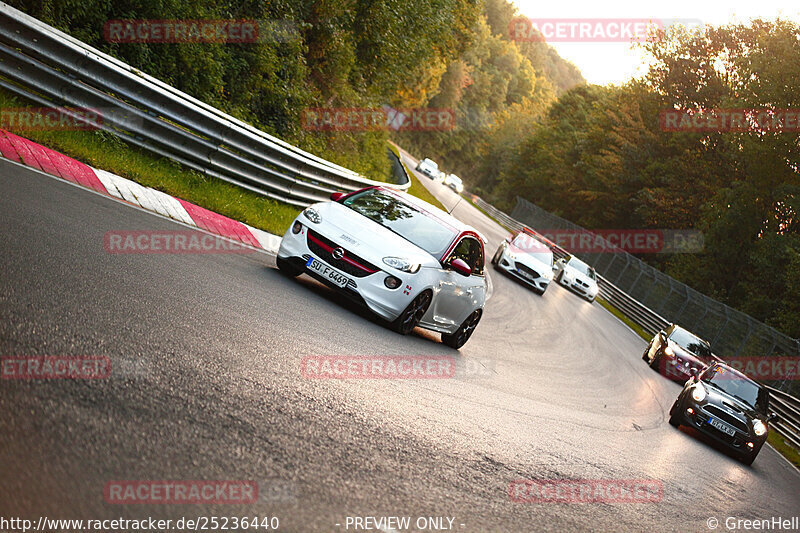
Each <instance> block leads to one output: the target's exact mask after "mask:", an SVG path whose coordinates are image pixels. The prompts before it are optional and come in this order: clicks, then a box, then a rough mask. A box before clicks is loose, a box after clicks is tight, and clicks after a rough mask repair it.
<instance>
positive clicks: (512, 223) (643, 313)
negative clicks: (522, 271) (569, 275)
mask: <svg viewBox="0 0 800 533" xmlns="http://www.w3.org/2000/svg"><path fill="white" fill-rule="evenodd" d="M472 201H473V202H474V203H475V205H477V206H478V207H480V208H481V209H482V210H483V211H485V212H486V213H488V214H489V216H491V217H492V218H494V219H495V220H496V221H497V222H499V223H500V224H501V225H502V226H504V227H505V228H506V229H509V230H511V231H522V229H523V228H525V229H527V230H528V231H532V232H533V233H535V234H537V235H539V236H540V237H541V238H542V240H543V241H545V242H547V244H548V245H549V246H550V248H551V249H552V250H553V255H554V256H555V257H557V258H561V257H564V256H567V255H569V253H568V252H567V251H566V250H564V249H563V248H561V247H559V246H557V245H556V244H555V243H553V242H552V241H550V240H548V239H546V238H545V237H544V236H542V235H541V234H539V233H538V232H537V231H536V230H535V229H533V228H531V227H529V226H527V225H525V224H523V223H522V222H519V221H518V220H515V219H513V218H511V217H510V216H508V215H507V214H505V213H504V212H502V211H500V210H499V209H497V208H496V207H494V206H493V205H491V204H489V203H487V202H485V201H484V200H483V199H482V198H480V197H479V196H474V195H473V196H472ZM597 278H598V283H597V285H598V288H599V289H600V291H599V293H600V296H601V297H602V298H603V299H605V300H606V301H608V302H609V303H610V304H611V305H613V306H614V307H616V308H617V309H619V310H620V311H621V312H622V314H624V315H625V316H626V317H627V318H629V319H630V320H632V321H633V322H634V323H635V324H637V325H639V326H641V327H642V328H643V329H644V330H645V331H646V332H647V333H649V334H651V335H655V334H656V332H658V331H661V330H662V329H665V328H666V327H668V326H669V325H670V323H669V322H668V321H667V320H666V319H664V318H663V317H661V316H660V315H658V314H657V313H655V312H654V311H652V310H651V309H649V308H647V307H646V306H644V305H642V304H641V303H640V302H638V301H636V300H635V299H634V298H632V297H631V296H630V295H629V294H627V293H626V292H624V291H621V290H620V289H618V288H617V287H616V286H615V285H614V284H613V283H611V282H609V281H608V280H607V279H605V278H603V277H602V276H600V275H598V276H597ZM767 389H769V391H770V410H771V411H772V412H773V413H775V414H776V415H778V419H777V420H775V421H773V422H771V423H770V426H771V427H772V429H774V430H775V431H776V432H777V433H778V434H779V435H781V436H782V437H783V438H784V439H786V440H787V441H789V442H790V443H791V444H792V445H793V446H794V447H795V448H797V449H798V450H800V399H798V398H796V397H794V396H792V395H790V394H788V393H786V392H783V391H781V390H779V389H775V388H773V387H769V386H767Z"/></svg>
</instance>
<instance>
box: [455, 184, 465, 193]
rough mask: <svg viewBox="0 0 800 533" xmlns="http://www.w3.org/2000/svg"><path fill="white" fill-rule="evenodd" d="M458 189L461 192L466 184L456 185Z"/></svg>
mask: <svg viewBox="0 0 800 533" xmlns="http://www.w3.org/2000/svg"><path fill="white" fill-rule="evenodd" d="M456 190H457V191H458V192H461V191H463V190H464V186H463V185H456Z"/></svg>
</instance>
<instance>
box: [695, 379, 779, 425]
mask: <svg viewBox="0 0 800 533" xmlns="http://www.w3.org/2000/svg"><path fill="white" fill-rule="evenodd" d="M703 385H704V386H705V388H706V391H707V392H708V395H707V396H706V403H709V404H713V405H716V406H717V407H720V408H722V409H725V410H726V411H732V412H733V413H735V414H737V415H739V416H746V417H747V418H750V419H753V418H759V419H761V421H762V422H763V421H764V419H765V418H766V416H765V415H764V414H762V413H759V412H758V411H756V410H755V409H753V407H752V406H751V405H748V404H747V403H746V402H743V401H741V400H739V399H738V398H734V397H733V396H731V395H730V394H726V393H724V392H722V391H721V390H719V389H715V388H714V387H712V386H711V385H709V384H707V383H704V384H703Z"/></svg>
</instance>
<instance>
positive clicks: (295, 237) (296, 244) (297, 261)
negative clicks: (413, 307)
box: [278, 220, 419, 321]
mask: <svg viewBox="0 0 800 533" xmlns="http://www.w3.org/2000/svg"><path fill="white" fill-rule="evenodd" d="M301 223H302V220H301ZM308 229H309V228H308V226H306V225H305V224H303V229H302V230H301V231H300V233H297V234H295V233H292V230H291V228H290V229H289V230H288V231H287V232H286V234H285V235H284V236H283V239H282V240H281V245H280V248H279V249H278V257H280V258H281V259H285V260H287V261H289V262H290V263H291V264H292V265H293V266H295V267H297V268H298V269H299V270H302V272H304V273H305V274H308V275H310V276H311V277H313V278H315V279H317V280H319V281H322V282H323V283H325V284H326V285H328V286H329V287H332V288H334V289H336V290H338V291H340V292H342V293H343V294H345V295H346V296H348V297H349V298H351V299H353V300H355V301H357V302H359V303H362V304H363V305H365V306H366V307H367V308H369V309H370V310H371V311H372V312H374V313H375V314H376V315H378V316H380V317H381V318H384V319H386V320H389V321H392V320H394V319H396V318H397V317H398V316H400V314H401V313H402V312H403V310H404V309H405V308H406V306H408V304H409V303H410V302H411V300H412V299H413V298H414V297H415V296H416V293H415V294H411V293H410V291H408V290H406V288H407V286H409V285H412V286H413V285H414V283H413V282H411V280H410V279H408V278H409V277H411V276H413V274H404V273H403V272H397V271H393V272H391V273H389V272H388V271H384V270H381V269H378V270H377V271H376V272H375V273H373V274H369V275H366V276H364V277H356V276H353V275H350V274H348V273H347V272H343V271H342V270H341V269H339V268H337V267H336V266H335V265H332V264H330V263H329V262H327V261H325V259H323V258H322V257H320V255H319V254H316V253H314V251H313V250H311V248H310V247H309V245H308V240H307V235H308ZM313 230H314V231H315V232H317V233H318V234H320V235H323V236H325V237H327V238H328V239H330V236H327V235H325V234H324V233H323V232H324V228H320V227H319V226H315V227H314V228H313ZM331 240H333V239H331ZM342 248H344V249H347V246H345V245H343V246H342ZM310 257H313V258H314V259H317V260H318V261H320V262H322V263H323V264H325V265H327V266H329V267H331V268H334V269H335V270H336V271H337V272H339V273H341V274H342V275H343V276H345V277H347V279H348V280H349V281H348V284H347V285H346V286H345V287H339V286H337V285H335V284H334V283H332V282H330V281H328V280H326V279H324V278H323V277H322V276H320V275H318V274H316V273H314V272H313V271H311V270H309V269H308V268H307V267H306V262H307V261H308V259H309V258H310ZM373 266H374V265H373ZM389 275H392V276H394V277H396V278H399V279H400V281H401V283H400V286H399V287H398V288H397V289H389V288H387V287H386V285H385V284H384V280H385V279H386V277H387V276H389ZM417 292H419V291H417Z"/></svg>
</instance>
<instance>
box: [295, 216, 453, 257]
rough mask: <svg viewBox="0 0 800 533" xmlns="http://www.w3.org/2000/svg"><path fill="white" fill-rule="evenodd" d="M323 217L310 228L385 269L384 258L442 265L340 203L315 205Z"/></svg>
mask: <svg viewBox="0 0 800 533" xmlns="http://www.w3.org/2000/svg"><path fill="white" fill-rule="evenodd" d="M312 207H313V208H314V209H316V210H317V212H318V213H319V215H320V216H321V217H322V224H309V223H306V225H307V226H308V227H310V228H311V229H313V230H315V231H319V232H320V233H324V234H325V236H327V237H328V238H329V239H331V240H332V241H334V242H336V243H339V244H340V245H341V246H342V247H343V248H346V249H348V250H350V251H352V252H353V253H354V254H356V255H358V256H360V257H363V258H364V259H366V260H368V261H369V262H371V263H373V264H374V265H379V266H380V267H381V268H384V266H385V265H384V264H383V262H382V259H383V258H384V257H388V256H391V257H402V258H404V259H407V260H409V261H410V262H412V263H419V264H420V265H422V266H439V261H437V260H436V258H434V257H433V256H432V255H431V254H429V253H428V252H426V251H425V250H423V249H422V248H420V247H419V246H417V245H416V244H413V243H411V242H410V241H407V240H406V239H404V238H403V237H401V236H400V235H398V234H396V233H394V232H393V231H391V230H389V229H387V228H385V227H383V226H381V225H380V224H378V223H377V222H374V221H372V220H370V219H368V218H367V217H365V216H363V215H361V214H359V213H356V212H355V211H353V210H352V209H350V208H349V207H345V206H343V205H342V204H339V203H336V202H322V203H318V204H315V205H313V206H312Z"/></svg>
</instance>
